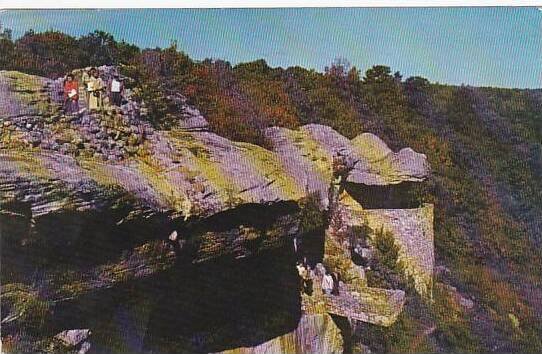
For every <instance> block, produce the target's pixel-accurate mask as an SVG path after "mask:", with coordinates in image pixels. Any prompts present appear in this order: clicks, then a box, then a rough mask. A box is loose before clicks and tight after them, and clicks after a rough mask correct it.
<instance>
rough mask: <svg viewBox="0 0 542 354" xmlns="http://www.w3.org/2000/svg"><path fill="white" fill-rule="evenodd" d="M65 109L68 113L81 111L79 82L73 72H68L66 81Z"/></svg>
mask: <svg viewBox="0 0 542 354" xmlns="http://www.w3.org/2000/svg"><path fill="white" fill-rule="evenodd" d="M64 110H65V111H66V113H67V114H74V113H77V112H78V111H79V83H78V82H77V81H76V80H75V78H74V77H73V75H72V74H68V75H67V76H66V81H64Z"/></svg>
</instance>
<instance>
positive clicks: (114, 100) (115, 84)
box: [108, 73, 124, 107]
mask: <svg viewBox="0 0 542 354" xmlns="http://www.w3.org/2000/svg"><path fill="white" fill-rule="evenodd" d="M108 88H109V101H110V102H111V104H112V105H114V106H117V107H120V105H121V104H122V94H123V91H124V82H123V81H122V80H121V79H120V78H119V74H117V73H115V74H114V75H113V78H112V79H111V81H109V87H108Z"/></svg>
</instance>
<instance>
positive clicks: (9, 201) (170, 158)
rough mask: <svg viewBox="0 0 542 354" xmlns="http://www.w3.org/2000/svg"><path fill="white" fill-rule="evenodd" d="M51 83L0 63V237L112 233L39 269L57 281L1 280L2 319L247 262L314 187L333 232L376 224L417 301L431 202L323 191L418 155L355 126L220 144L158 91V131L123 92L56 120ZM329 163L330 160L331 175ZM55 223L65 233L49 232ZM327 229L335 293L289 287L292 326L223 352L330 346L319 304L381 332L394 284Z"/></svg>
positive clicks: (283, 236)
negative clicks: (168, 107)
mask: <svg viewBox="0 0 542 354" xmlns="http://www.w3.org/2000/svg"><path fill="white" fill-rule="evenodd" d="M102 69H103V70H104V71H105V73H106V74H107V73H108V72H109V70H110V68H102ZM60 87H61V86H60V81H58V80H56V81H53V80H49V79H45V78H40V77H35V76H30V75H25V74H21V73H17V72H6V71H0V129H1V130H0V231H2V232H3V235H8V236H2V237H6V239H9V244H10V247H12V248H13V250H11V248H10V252H13V254H17V253H18V252H20V251H21V250H24V249H25V247H27V248H31V247H33V246H32V245H34V244H35V245H42V246H43V245H49V246H48V247H49V248H47V250H48V251H50V250H52V249H55V252H56V253H55V252H53V253H51V254H57V253H58V254H59V255H61V254H62V252H63V251H62V248H65V252H68V253H69V252H71V250H80V248H79V249H78V248H77V247H82V246H77V245H78V244H83V245H85V247H97V245H98V244H99V242H108V240H111V243H112V244H114V245H115V246H114V247H111V248H112V250H111V251H110V253H107V254H104V255H103V259H101V260H100V261H95V262H86V263H85V262H84V261H83V260H81V262H77V261H74V260H71V261H70V262H72V263H73V269H70V270H69V274H70V276H69V277H65V276H63V275H62V274H60V273H58V269H55V270H50V273H49V274H48V275H47V277H46V279H57V278H58V279H63V280H62V281H55V282H48V281H45V282H44V283H45V284H43V283H42V284H40V285H39V286H36V287H33V286H30V285H28V284H29V283H31V279H18V280H17V281H16V282H15V281H14V282H13V284H11V287H8V288H10V289H11V288H16V289H18V290H17V294H23V295H21V296H14V295H13V294H15V293H14V292H10V295H6V293H5V292H4V289H3V292H2V297H3V301H4V300H6V299H7V300H8V301H7V302H9V304H11V305H12V306H11V311H10V313H9V314H8V315H7V317H6V316H4V314H3V315H2V316H3V319H2V323H3V324H6V325H10V326H11V325H13V323H16V321H17V320H19V319H20V317H21V316H20V313H18V312H17V309H20V308H21V306H22V304H21V301H19V299H21V298H22V299H26V298H31V299H34V300H36V302H39V303H41V302H43V303H47V304H49V305H51V304H52V305H54V304H55V303H57V302H61V301H66V300H68V301H69V300H71V299H74V298H78V297H81V296H83V295H85V294H88V293H91V292H95V291H99V290H103V289H110V288H113V287H115V286H117V285H119V284H127V283H129V282H131V281H134V280H137V279H143V278H148V277H150V276H153V275H156V274H160V273H163V272H165V271H170V270H172V269H174V270H175V271H176V272H182V270H183V264H185V263H183V262H187V263H189V264H198V263H204V262H209V261H211V260H213V259H218V258H221V257H230V258H233V259H241V258H245V257H251V256H253V257H257V256H258V254H259V253H262V252H265V251H266V250H270V249H275V248H281V247H282V248H284V247H291V245H292V242H291V241H292V239H293V238H295V237H299V238H301V237H302V235H300V205H301V204H302V203H301V201H304V200H307V199H308V198H310V197H312V196H317V199H316V200H317V201H318V204H319V205H318V207H319V208H320V210H321V211H323V212H327V213H332V214H337V215H338V216H337V215H335V216H334V217H335V219H337V220H340V223H341V224H342V227H351V226H360V225H365V224H368V225H369V226H370V227H371V228H372V229H375V230H376V229H381V228H384V229H386V230H389V231H390V232H391V233H392V234H393V236H394V238H395V240H396V243H397V244H398V245H399V247H400V250H401V254H400V256H401V260H403V261H404V262H405V264H406V265H407V266H406V271H407V273H408V275H410V276H412V277H413V279H414V280H415V285H416V289H417V290H418V291H419V293H420V294H422V295H423V296H426V297H430V294H431V287H432V268H433V229H432V222H433V221H432V215H433V214H432V213H433V210H432V206H428V205H426V206H420V207H419V208H412V209H410V208H409V209H384V208H380V209H374V208H372V209H371V208H369V207H368V206H367V205H364V202H363V200H355V199H354V198H353V197H352V196H350V194H349V193H348V192H346V191H342V194H340V195H339V194H338V190H339V189H340V188H339V186H338V184H337V183H342V184H345V183H348V184H349V186H350V187H352V186H353V188H358V187H359V188H361V187H363V188H380V187H388V186H402V185H405V184H407V183H419V182H422V181H424V180H425V179H426V178H427V177H428V176H429V173H430V172H429V166H428V164H427V161H426V157H425V155H423V154H419V153H416V152H414V151H413V150H412V149H409V148H405V149H402V150H400V151H399V152H393V151H391V150H390V149H389V148H388V147H387V145H386V144H385V143H384V142H383V141H382V140H380V139H379V138H378V137H376V136H375V135H373V134H369V133H365V134H361V135H360V136H357V137H356V138H354V139H351V140H350V139H347V138H346V137H344V136H342V135H340V134H339V133H338V132H336V131H335V130H333V129H332V128H330V127H327V126H323V125H317V124H309V125H305V126H303V127H300V128H299V129H297V130H291V129H285V128H279V127H272V128H268V129H266V131H265V136H266V137H267V138H268V139H269V141H270V142H271V144H272V148H271V149H264V148H262V147H260V146H256V145H252V144H248V143H242V142H234V141H231V140H228V139H226V138H224V137H221V136H219V135H217V134H214V133H212V132H211V131H209V130H208V125H207V121H206V120H205V118H204V117H203V116H202V115H201V114H200V113H199V111H198V110H197V109H195V108H193V107H190V106H189V105H187V104H186V99H185V98H184V97H182V96H180V95H179V96H176V97H174V98H168V99H175V100H176V101H175V102H176V104H178V106H179V112H180V113H179V117H177V118H178V122H177V124H176V125H175V126H174V127H173V128H172V129H170V130H167V131H166V130H157V129H154V128H153V127H152V126H151V125H150V124H148V123H147V122H146V121H145V119H144V117H142V115H143V113H142V111H143V110H142V109H141V107H140V106H139V104H138V103H136V102H134V101H132V100H130V93H129V92H128V102H127V103H126V104H124V105H123V106H122V107H120V108H114V109H111V108H108V109H107V110H106V111H105V112H102V113H90V112H87V111H85V109H84V108H85V107H84V102H82V108H83V110H82V111H81V113H79V114H76V115H73V116H66V115H64V114H63V113H62V110H61V109H60V103H61V101H62V97H61V96H60V95H59V93H58V92H59V88H60ZM83 96H84V93H82V92H81V97H83ZM337 160H340V161H342V162H343V163H344V173H343V174H342V176H341V178H342V179H340V180H339V182H337V173H336V172H337V171H335V163H336V161H337ZM350 187H349V188H350ZM375 190H378V189H375ZM322 217H323V216H322ZM54 224H61V225H66V226H65V227H60V228H58V229H54V230H53V231H48V229H50V228H52V226H51V225H54ZM21 225H22V226H21ZM340 228H341V226H337V227H335V226H331V227H330V228H328V230H327V231H326V235H325V245H324V247H323V249H324V254H323V255H322V257H323V261H324V263H325V264H326V266H327V267H330V268H332V269H333V270H334V271H336V272H338V273H339V274H340V275H341V277H342V278H343V279H348V281H346V282H344V283H342V285H341V286H342V288H341V292H342V294H343V295H344V296H342V297H341V298H339V297H331V296H329V295H323V294H319V295H317V296H314V297H311V298H308V297H307V296H306V295H303V299H302V309H303V313H304V314H303V316H302V317H301V318H300V321H299V325H298V327H297V328H296V329H295V330H294V331H292V332H290V333H287V334H284V335H282V336H279V337H276V338H274V339H271V340H269V341H267V342H264V343H262V344H259V345H257V346H254V347H247V348H238V349H235V350H234V351H232V352H242V353H265V352H292V353H294V352H338V351H342V345H343V341H342V339H341V335H340V331H339V330H338V328H337V327H336V325H335V324H334V322H333V320H332V319H331V317H330V316H329V313H331V314H334V315H338V316H342V317H347V318H349V319H351V320H359V321H364V322H369V323H373V324H378V325H382V326H390V325H392V324H393V323H394V322H395V320H396V319H397V316H398V315H399V313H400V312H401V311H402V308H403V304H404V300H405V294H404V292H403V291H402V290H391V289H375V288H369V287H367V284H366V281H365V279H364V278H363V272H362V270H360V268H359V267H358V266H357V265H355V264H354V263H353V262H352V259H351V258H352V257H351V256H352V255H351V249H350V247H351V245H349V244H348V243H347V242H345V241H344V239H342V238H341V237H340V236H339V234H340ZM94 229H95V230H94ZM81 235H83V236H82V237H83V238H85V237H86V238H88V239H89V240H90V241H84V242H83V241H81V240H80V239H81ZM119 235H123V236H124V238H121V237H119ZM170 235H176V236H175V237H173V238H172V237H169V236H170ZM93 240H94V241H93ZM106 240H107V241H106ZM85 242H88V243H85ZM92 242H94V243H92ZM36 247H37V248H39V247H38V246H36ZM3 252H5V251H3ZM6 252H7V251H6ZM38 252H40V250H38ZM43 252H47V251H46V250H45V249H44V250H43ZM78 252H79V251H78ZM68 258H69V257H68ZM46 271H48V270H46ZM55 272H56V273H55ZM27 283H28V284H27ZM316 287H318V285H316ZM23 302H24V301H23ZM87 350H88V348H87Z"/></svg>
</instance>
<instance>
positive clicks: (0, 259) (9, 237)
mask: <svg viewBox="0 0 542 354" xmlns="http://www.w3.org/2000/svg"><path fill="white" fill-rule="evenodd" d="M0 211H1V213H0V252H1V254H0V263H1V264H0V267H1V268H0V269H1V270H2V271H1V274H0V282H1V283H2V284H6V283H9V282H24V281H25V280H26V278H27V276H28V274H31V273H32V270H33V268H32V266H31V262H30V261H29V259H28V255H27V254H26V253H25V252H24V244H25V243H26V242H28V239H29V237H30V219H31V216H32V211H31V210H30V203H24V202H17V201H13V202H10V203H5V204H2V205H0Z"/></svg>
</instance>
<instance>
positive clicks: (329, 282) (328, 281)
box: [322, 273, 333, 295]
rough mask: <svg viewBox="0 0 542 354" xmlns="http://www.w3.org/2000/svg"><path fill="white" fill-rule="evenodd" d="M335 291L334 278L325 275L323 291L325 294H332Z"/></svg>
mask: <svg viewBox="0 0 542 354" xmlns="http://www.w3.org/2000/svg"><path fill="white" fill-rule="evenodd" d="M332 290H333V277H332V276H331V274H328V273H326V274H324V277H323V278H322V291H323V292H324V294H327V295H329V294H331V291H332Z"/></svg>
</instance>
